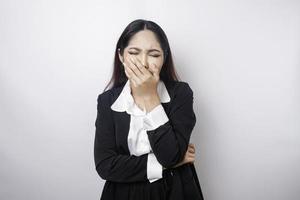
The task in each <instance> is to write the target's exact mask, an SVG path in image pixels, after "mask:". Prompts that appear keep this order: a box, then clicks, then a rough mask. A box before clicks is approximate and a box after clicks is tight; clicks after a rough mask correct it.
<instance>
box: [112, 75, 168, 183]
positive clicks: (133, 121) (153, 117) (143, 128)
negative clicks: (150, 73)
mask: <svg viewBox="0 0 300 200" xmlns="http://www.w3.org/2000/svg"><path fill="white" fill-rule="evenodd" d="M157 92H158V96H159V98H160V102H162V103H166V102H169V101H170V96H169V93H168V91H167V88H166V86H165V84H164V82H163V81H161V80H159V82H158V85H157ZM111 109H112V110H114V111H118V112H124V111H126V112H127V113H128V114H130V126H129V127H130V128H129V133H128V137H127V142H128V148H129V151H130V154H131V155H135V156H140V155H143V154H148V160H147V178H148V180H149V181H150V183H152V182H154V181H156V180H158V179H160V178H162V170H163V167H162V165H161V164H160V163H159V162H158V161H157V159H156V156H155V155H154V153H153V152H152V149H151V146H150V143H149V139H148V135H147V130H154V129H156V128H158V127H159V126H160V125H163V124H164V123H166V122H167V121H169V118H168V116H167V114H166V113H165V110H164V108H163V106H162V105H161V104H159V105H158V106H156V107H155V108H154V109H152V110H151V111H150V112H149V113H146V109H145V108H143V110H141V109H140V108H139V107H138V106H137V105H136V103H135V102H134V99H133V96H132V94H131V88H130V82H129V80H127V82H126V84H125V86H124V88H123V89H122V92H121V93H120V95H119V97H118V98H117V99H116V101H115V102H114V103H113V104H112V105H111Z"/></svg>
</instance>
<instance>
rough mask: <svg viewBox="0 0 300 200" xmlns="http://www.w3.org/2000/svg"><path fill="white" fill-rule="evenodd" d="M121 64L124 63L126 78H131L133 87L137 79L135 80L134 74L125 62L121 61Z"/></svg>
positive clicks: (136, 83) (135, 85) (136, 84)
mask: <svg viewBox="0 0 300 200" xmlns="http://www.w3.org/2000/svg"><path fill="white" fill-rule="evenodd" d="M123 65H124V71H125V74H126V76H127V78H128V79H130V80H131V82H132V84H133V86H134V87H137V86H138V82H139V81H138V80H137V78H136V76H135V74H134V73H133V72H132V71H131V70H130V68H129V67H128V66H127V64H126V63H125V62H124V63H123Z"/></svg>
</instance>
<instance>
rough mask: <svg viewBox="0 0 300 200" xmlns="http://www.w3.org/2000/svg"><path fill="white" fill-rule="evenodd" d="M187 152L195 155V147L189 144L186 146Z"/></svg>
mask: <svg viewBox="0 0 300 200" xmlns="http://www.w3.org/2000/svg"><path fill="white" fill-rule="evenodd" d="M188 151H189V152H192V153H195V151H196V149H195V145H194V144H192V143H190V144H189V145H188Z"/></svg>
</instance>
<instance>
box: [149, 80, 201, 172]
mask: <svg viewBox="0 0 300 200" xmlns="http://www.w3.org/2000/svg"><path fill="white" fill-rule="evenodd" d="M182 83H183V84H181V86H178V89H177V92H176V95H175V97H174V100H173V103H172V104H171V110H170V113H169V115H168V118H169V120H168V121H167V122H165V123H164V124H163V125H160V126H159V127H157V128H156V129H154V130H147V135H148V139H149V142H150V145H151V148H152V150H153V153H154V154H155V156H156V158H157V160H158V162H160V163H161V165H162V166H164V167H166V168H169V167H172V166H174V165H176V164H177V163H179V162H180V161H181V160H183V158H184V156H185V153H186V151H187V148H188V144H189V140H190V136H191V133H192V130H193V128H194V126H195V124H196V115H195V113H194V110H193V101H194V97H193V91H192V89H191V88H190V86H189V85H188V83H186V82H182ZM162 112H164V110H163V111H162ZM161 114H162V115H163V114H164V113H161Z"/></svg>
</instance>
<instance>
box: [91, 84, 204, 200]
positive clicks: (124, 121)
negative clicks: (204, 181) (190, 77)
mask: <svg viewBox="0 0 300 200" xmlns="http://www.w3.org/2000/svg"><path fill="white" fill-rule="evenodd" d="M123 87H124V85H122V86H120V87H117V88H113V89H110V90H108V91H105V92H103V93H102V94H99V96H98V99H97V101H98V105H97V110H98V112H97V118H96V121H95V126H96V133H95V143H94V158H95V165H96V170H97V173H98V174H99V176H100V177H101V178H102V179H104V180H106V182H105V185H104V188H103V193H102V198H101V199H103V200H108V199H109V200H112V199H118V200H123V199H130V200H133V199H140V200H143V199H154V198H156V199H158V198H161V199H163V198H164V197H165V199H178V200H181V199H186V200H202V199H203V195H202V191H201V188H200V184H199V180H198V177H197V174H196V171H195V167H194V165H193V164H191V163H189V164H185V165H182V166H180V167H177V168H170V167H171V166H174V165H176V164H177V163H179V162H180V161H181V160H182V159H183V158H184V155H185V153H186V151H187V148H188V144H189V140H190V136H191V133H192V130H193V128H194V126H195V123H196V116H195V113H194V111H193V91H192V89H191V88H190V87H189V85H188V83H186V82H181V81H172V82H170V83H168V84H166V88H167V90H168V93H169V95H170V97H171V101H170V102H168V103H161V104H162V106H163V108H164V110H165V112H166V114H167V116H168V118H169V121H168V122H166V123H165V124H163V125H161V126H159V127H158V128H156V129H154V130H151V131H149V130H147V135H148V139H149V142H150V145H151V148H152V150H153V153H154V154H155V156H156V158H157V160H158V161H159V163H160V164H161V165H162V166H164V167H166V168H169V169H167V170H164V171H163V178H162V179H159V180H157V181H155V182H153V183H149V181H148V179H147V154H144V155H141V156H135V155H130V152H129V149H128V144H127V136H128V131H129V124H130V115H129V114H127V113H126V112H115V111H113V110H112V109H111V108H110V106H111V105H112V104H113V103H114V101H115V100H116V99H117V98H118V96H119V94H120V93H121V91H122V89H123ZM137 184H138V185H137ZM151 184H152V185H153V186H152V185H151ZM154 186H155V187H157V188H158V189H157V188H156V189H157V190H159V191H161V194H157V195H156V196H151V198H150V197H149V196H148V197H145V196H143V195H145V194H144V193H146V192H145V191H146V190H150V189H149V188H150V187H154ZM141 187H143V188H141ZM129 190H130V191H129ZM153 190H154V189H153ZM135 192H136V193H139V194H134V193H135ZM112 193H114V194H112ZM118 195H119V197H118ZM148 195H150V194H148ZM151 195H152V194H151ZM158 195H160V196H158ZM162 195H163V196H162ZM129 196H130V197H129ZM120 198H121V199H120Z"/></svg>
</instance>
